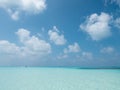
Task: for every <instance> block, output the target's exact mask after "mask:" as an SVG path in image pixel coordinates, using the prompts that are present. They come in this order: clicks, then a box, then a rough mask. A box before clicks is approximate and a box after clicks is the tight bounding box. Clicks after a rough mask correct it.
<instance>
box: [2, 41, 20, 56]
mask: <svg viewBox="0 0 120 90" xmlns="http://www.w3.org/2000/svg"><path fill="white" fill-rule="evenodd" d="M0 53H4V54H7V55H12V54H16V53H20V47H18V46H16V45H15V44H14V43H10V42H9V41H6V40H0Z"/></svg>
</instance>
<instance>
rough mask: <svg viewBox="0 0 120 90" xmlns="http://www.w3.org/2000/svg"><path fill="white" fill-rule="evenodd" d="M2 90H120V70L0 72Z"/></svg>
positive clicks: (2, 69) (21, 69) (27, 70)
mask: <svg viewBox="0 0 120 90" xmlns="http://www.w3.org/2000/svg"><path fill="white" fill-rule="evenodd" d="M0 90H120V70H119V69H116V70H108V69H106V70H105V69H75V68H15V67H14V68H0Z"/></svg>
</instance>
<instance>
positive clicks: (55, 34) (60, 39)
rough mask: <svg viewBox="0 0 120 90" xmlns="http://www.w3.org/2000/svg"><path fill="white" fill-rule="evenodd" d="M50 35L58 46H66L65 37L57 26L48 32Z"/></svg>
mask: <svg viewBox="0 0 120 90" xmlns="http://www.w3.org/2000/svg"><path fill="white" fill-rule="evenodd" d="M48 35H49V37H50V40H51V41H52V42H54V44H56V45H64V44H65V43H66V41H67V40H66V39H65V37H64V35H63V34H60V31H59V30H58V29H57V27H56V26H54V27H53V29H52V30H49V31H48Z"/></svg>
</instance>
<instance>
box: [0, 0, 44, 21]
mask: <svg viewBox="0 0 120 90" xmlns="http://www.w3.org/2000/svg"><path fill="white" fill-rule="evenodd" d="M0 8H2V9H4V10H6V11H7V12H8V13H9V15H10V16H11V18H12V19H14V20H17V19H19V15H20V14H21V13H22V12H24V13H27V14H38V13H40V12H42V11H43V10H44V9H45V8H46V1H45V0H0Z"/></svg>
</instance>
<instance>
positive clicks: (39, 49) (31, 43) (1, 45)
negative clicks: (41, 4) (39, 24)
mask: <svg viewBox="0 0 120 90" xmlns="http://www.w3.org/2000/svg"><path fill="white" fill-rule="evenodd" d="M16 34H17V35H18V37H19V39H20V42H21V43H22V44H23V45H22V46H17V45H16V44H14V43H10V42H9V41H6V40H1V41H0V53H4V54H6V55H16V56H15V57H29V56H30V57H31V56H36V57H42V56H44V55H47V54H49V53H51V45H50V44H49V43H47V42H46V41H44V40H41V39H39V38H38V37H36V36H30V32H29V31H28V30H26V29H19V30H18V31H17V32H16Z"/></svg>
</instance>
